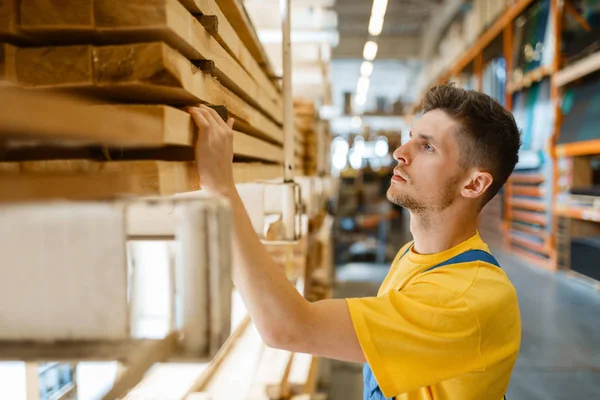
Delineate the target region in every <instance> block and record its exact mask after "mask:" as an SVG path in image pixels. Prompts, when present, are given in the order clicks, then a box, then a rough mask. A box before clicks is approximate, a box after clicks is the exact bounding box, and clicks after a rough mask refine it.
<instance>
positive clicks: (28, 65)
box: [4, 42, 283, 143]
mask: <svg viewBox="0 0 600 400" xmlns="http://www.w3.org/2000/svg"><path fill="white" fill-rule="evenodd" d="M9 54H10V55H11V57H5V58H4V64H5V69H7V70H14V71H16V72H15V73H14V74H11V75H8V76H9V77H11V76H13V77H14V78H15V79H16V82H14V83H17V84H19V85H22V86H24V87H33V88H46V89H63V90H69V91H76V92H82V93H86V94H89V93H93V94H95V95H100V96H104V97H105V98H108V99H113V100H122V101H135V102H144V103H169V104H197V103H199V102H202V103H209V104H215V105H224V106H225V107H227V109H228V111H229V112H230V113H231V114H232V116H233V117H235V118H236V119H240V120H242V121H244V122H246V124H243V123H241V124H238V125H235V126H234V127H235V128H236V129H238V130H240V131H244V132H246V133H249V134H253V135H257V136H261V137H263V138H269V139H270V140H271V141H273V142H276V143H282V142H283V132H282V129H281V127H279V126H278V125H277V124H275V123H274V122H273V121H271V120H270V119H269V118H267V117H266V116H264V115H263V114H262V113H260V112H259V111H257V110H256V109H254V108H253V107H251V106H250V105H248V104H247V103H246V102H245V101H243V100H242V99H240V98H239V97H238V96H236V95H235V94H234V93H232V92H231V91H229V90H228V89H227V88H225V87H223V86H222V85H221V84H220V83H219V82H218V81H217V80H216V79H215V78H214V77H211V76H210V75H208V74H205V73H203V72H201V71H200V70H198V69H197V68H196V67H194V66H193V65H192V63H191V62H190V61H189V60H187V59H186V58H185V57H184V56H183V55H181V54H180V53H178V52H177V51H176V50H174V49H172V48H170V47H168V46H167V45H165V44H163V43H159V42H155V43H141V44H133V45H118V46H100V47H94V46H89V45H85V46H65V47H44V48H20V49H18V50H17V51H16V52H14V53H12V52H10V51H8V52H5V55H9Z"/></svg>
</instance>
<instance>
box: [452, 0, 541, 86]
mask: <svg viewBox="0 0 600 400" xmlns="http://www.w3.org/2000/svg"><path fill="white" fill-rule="evenodd" d="M532 2H533V0H520V1H517V2H516V4H514V5H513V6H511V7H508V8H507V9H506V11H505V12H504V13H503V14H502V15H501V16H500V18H498V19H497V20H496V22H495V23H494V24H493V25H492V26H491V27H490V28H489V29H488V30H486V31H485V32H484V33H483V35H481V36H480V37H479V39H478V40H477V41H476V42H475V44H474V45H473V46H472V47H471V48H470V49H469V50H468V51H467V52H466V53H465V54H464V55H463V56H462V57H461V58H460V60H458V62H457V63H456V65H454V67H453V68H452V69H451V71H452V75H456V74H458V73H460V72H461V71H462V70H463V69H464V68H465V67H466V66H467V65H469V64H470V63H471V62H472V61H473V60H474V59H475V57H476V56H477V55H478V54H479V53H481V52H482V51H483V50H484V49H485V48H486V47H487V46H488V45H489V44H490V43H492V41H493V40H494V39H496V37H498V35H500V34H501V33H502V30H503V29H504V28H505V27H506V26H507V25H508V24H511V23H512V22H513V21H514V20H515V18H517V17H518V16H519V15H521V14H522V13H523V11H525V10H526V9H527V7H529V5H530V4H531V3H532Z"/></svg>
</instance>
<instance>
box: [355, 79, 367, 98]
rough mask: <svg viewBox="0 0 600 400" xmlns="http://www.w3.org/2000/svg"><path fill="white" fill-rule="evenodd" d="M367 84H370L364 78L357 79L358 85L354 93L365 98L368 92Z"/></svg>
mask: <svg viewBox="0 0 600 400" xmlns="http://www.w3.org/2000/svg"><path fill="white" fill-rule="evenodd" d="M369 83H370V80H369V78H368V77H366V76H361V77H360V78H358V85H357V86H356V93H357V94H361V95H365V96H366V95H367V92H368V91H369Z"/></svg>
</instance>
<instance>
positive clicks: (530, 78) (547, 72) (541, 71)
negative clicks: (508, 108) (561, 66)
mask: <svg viewBox="0 0 600 400" xmlns="http://www.w3.org/2000/svg"><path fill="white" fill-rule="evenodd" d="M549 76H552V67H551V66H548V65H543V66H541V67H539V68H536V69H534V70H533V71H529V72H527V73H526V74H525V75H523V77H522V78H521V79H519V80H518V81H512V82H509V83H507V85H506V91H507V92H508V93H510V94H512V93H515V92H518V91H520V90H523V89H526V88H528V87H530V86H531V85H532V84H533V83H535V82H539V81H541V80H542V79H544V78H546V77H549Z"/></svg>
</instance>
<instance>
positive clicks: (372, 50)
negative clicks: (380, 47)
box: [363, 40, 377, 61]
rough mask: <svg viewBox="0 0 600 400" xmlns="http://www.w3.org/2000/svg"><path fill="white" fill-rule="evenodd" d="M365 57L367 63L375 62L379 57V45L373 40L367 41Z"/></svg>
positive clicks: (364, 51)
mask: <svg viewBox="0 0 600 400" xmlns="http://www.w3.org/2000/svg"><path fill="white" fill-rule="evenodd" d="M363 57H364V59H365V60H367V61H373V60H374V59H375V57H377V43H375V42H374V41H372V40H369V41H367V42H366V43H365V48H364V49H363Z"/></svg>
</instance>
